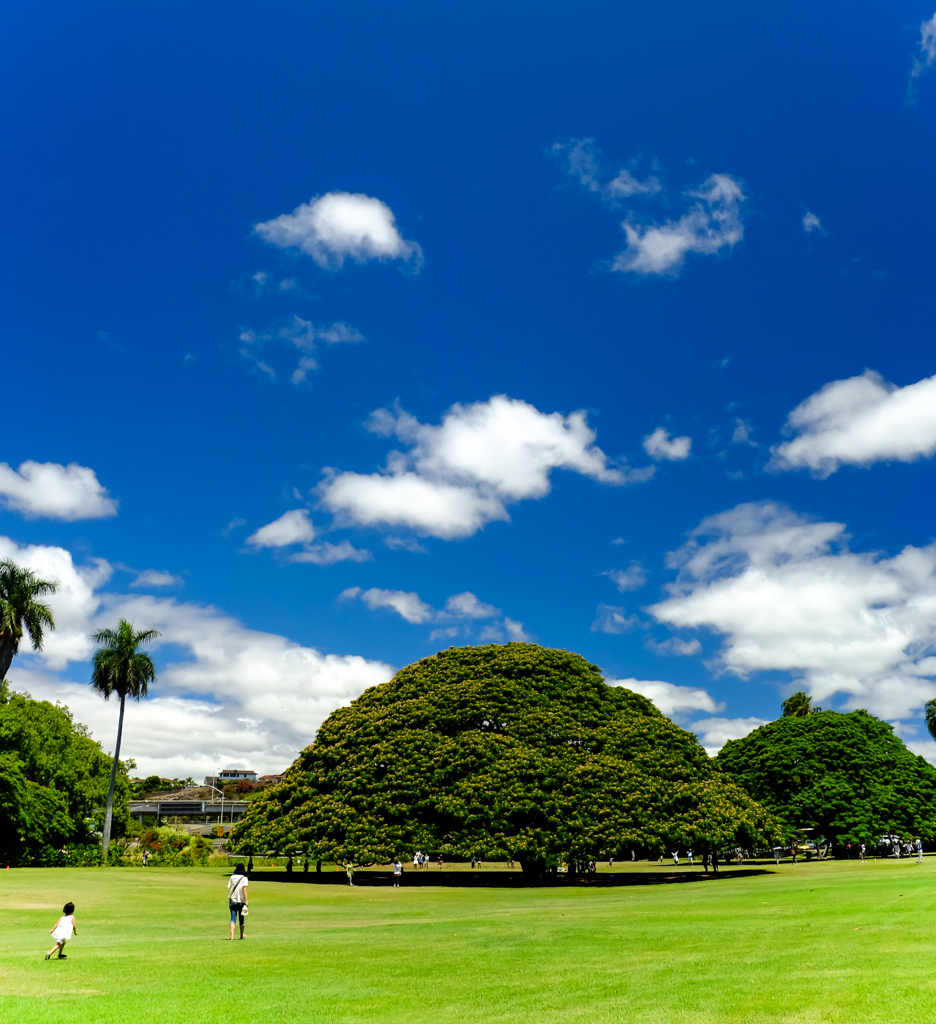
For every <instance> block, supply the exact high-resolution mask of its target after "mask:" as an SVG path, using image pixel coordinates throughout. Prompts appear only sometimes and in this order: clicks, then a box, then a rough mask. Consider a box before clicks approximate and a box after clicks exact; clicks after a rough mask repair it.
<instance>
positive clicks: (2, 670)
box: [0, 641, 16, 679]
mask: <svg viewBox="0 0 936 1024" xmlns="http://www.w3.org/2000/svg"><path fill="white" fill-rule="evenodd" d="M15 653H16V651H14V649H13V644H12V642H11V641H6V642H5V643H0V679H6V674H7V672H8V671H9V670H10V665H11V663H12V661H13V655H14V654H15Z"/></svg>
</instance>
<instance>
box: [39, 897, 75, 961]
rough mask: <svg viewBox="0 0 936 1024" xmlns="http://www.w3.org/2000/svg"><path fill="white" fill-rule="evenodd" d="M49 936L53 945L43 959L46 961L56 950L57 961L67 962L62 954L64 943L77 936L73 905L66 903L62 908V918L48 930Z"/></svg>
mask: <svg viewBox="0 0 936 1024" xmlns="http://www.w3.org/2000/svg"><path fill="white" fill-rule="evenodd" d="M49 934H50V935H51V936H52V938H53V939H55V945H54V946H53V947H52V948H51V949H50V950H49V952H48V953H46V955H45V958H46V960H48V959H49V958H50V957H51V956H52V954H53V953H54V952H55V951H56V950H58V957H57V959H58V960H67V959H68V957H66V956H65V954H64V953H63V952H62V950H63V949H64V948H65V943H66V942H68V940H69V939H70V938H71V937H72V936H73V935H77V934H78V928H77V926H76V925H75V904H74V903H66V904H65V906H64V907H63V908H62V916H61V917H60V918H59V919H58V920H57V921H56V922H55V927H54V928H51V929H50V930H49Z"/></svg>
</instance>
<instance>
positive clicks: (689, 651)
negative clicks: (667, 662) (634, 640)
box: [646, 636, 702, 658]
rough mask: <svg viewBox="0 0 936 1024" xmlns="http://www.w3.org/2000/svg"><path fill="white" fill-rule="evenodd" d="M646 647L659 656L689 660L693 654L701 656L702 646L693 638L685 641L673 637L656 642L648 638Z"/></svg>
mask: <svg viewBox="0 0 936 1024" xmlns="http://www.w3.org/2000/svg"><path fill="white" fill-rule="evenodd" d="M646 647H647V648H649V649H650V650H651V651H656V652H657V654H675V655H677V656H679V657H682V658H688V657H690V656H691V655H693V654H700V653H701V651H702V644H700V643H699V641H698V640H697V639H696V638H695V637H693V639H692V640H683V639H681V638H680V637H678V636H671V637H669V639H667V640H662V641H659V642H658V641H656V640H653V639H652V638H648V639H647V641H646Z"/></svg>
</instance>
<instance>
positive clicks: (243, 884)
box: [228, 864, 248, 940]
mask: <svg viewBox="0 0 936 1024" xmlns="http://www.w3.org/2000/svg"><path fill="white" fill-rule="evenodd" d="M247 884H248V880H247V873H246V872H245V871H244V865H243V864H238V865H237V867H236V868H234V874H233V875H231V877H230V878H229V879H228V907H229V908H230V911H231V939H232V940H233V939H234V925H236V924H237V923H238V921H240V937H241V938H243V937H244V915H245V914H246V913H247Z"/></svg>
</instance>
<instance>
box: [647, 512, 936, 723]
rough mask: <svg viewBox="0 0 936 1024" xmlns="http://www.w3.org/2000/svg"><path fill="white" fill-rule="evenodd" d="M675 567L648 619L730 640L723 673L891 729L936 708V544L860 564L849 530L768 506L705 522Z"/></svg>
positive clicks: (868, 557)
mask: <svg viewBox="0 0 936 1024" xmlns="http://www.w3.org/2000/svg"><path fill="white" fill-rule="evenodd" d="M667 563H668V565H670V566H671V567H672V568H676V569H678V570H679V575H678V577H677V580H676V581H675V583H672V584H670V585H669V586H668V588H667V589H668V591H669V596H668V597H666V598H665V599H664V600H663V601H661V602H659V603H658V604H656V605H653V606H652V607H650V608H649V609H647V610H648V612H649V613H650V614H652V615H653V616H654V617H655V618H657V619H658V620H659V621H661V622H664V623H666V624H667V625H669V626H671V627H673V628H678V629H709V630H711V631H712V632H714V633H716V634H721V635H722V636H723V637H724V642H723V644H722V647H721V650H720V651H719V653H718V656H717V660H716V661H715V662H714V663H713V664H712V666H711V667H712V668H713V670H716V671H717V670H722V671H727V672H731V673H733V674H734V675H736V676H738V677H740V678H748V677H749V676H750V675H752V674H753V673H756V672H764V671H781V672H786V673H789V674H790V676H791V677H792V679H793V681H794V682H795V684H796V685H797V686H802V688H803V689H805V690H806V691H807V692H809V693H810V694H811V695H812V696H813V697H814V698H815V699H816V700H817V702H820V703H822V704H825V701H826V700H827V699H828V698H830V697H832V696H833V695H835V694H844V695H845V697H846V700H845V704H846V706H847V707H849V708H857V707H864V708H867V710H868V711H870V712H871V713H872V714H876V715H880V716H881V717H883V718H887V719H894V718H901V717H904V716H907V715H910V714H919V713H920V711H921V709H922V706H923V704H924V703H925V702H926V701H927V700H929V699H931V698H933V697H936V682H934V680H933V679H932V678H931V677H932V676H934V675H936V544H930V545H927V546H926V547H922V548H918V547H913V546H911V545H908V546H907V547H905V548H904V549H903V550H902V551H901V552H900V553H899V554H897V555H895V556H893V557H887V556H885V555H883V554H881V553H880V552H853V551H850V550H849V548H848V545H847V534H846V533H845V526H844V524H842V523H835V522H822V521H820V520H817V519H812V518H809V517H807V516H802V515H799V514H797V513H796V512H794V511H792V510H791V509H790V508H788V507H787V506H785V505H781V504H778V503H775V502H770V501H762V502H751V503H748V504H743V505H738V506H737V507H736V508H733V509H730V510H728V511H727V512H722V513H719V514H718V515H714V516H710V517H708V518H707V519H704V520H703V521H702V523H701V524H700V525H699V527H698V528H696V529H695V530H693V531H692V532H691V533H690V535H689V540H688V541H687V543H686V544H685V545H683V547H682V548H680V549H679V550H678V551H676V552H673V553H672V554H671V555H670V556H668V560H667Z"/></svg>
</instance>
